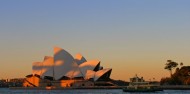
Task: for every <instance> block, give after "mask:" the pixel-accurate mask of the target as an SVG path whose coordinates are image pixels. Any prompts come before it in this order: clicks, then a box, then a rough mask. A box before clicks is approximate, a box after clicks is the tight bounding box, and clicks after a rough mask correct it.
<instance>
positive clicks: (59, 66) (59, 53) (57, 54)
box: [54, 47, 78, 80]
mask: <svg viewBox="0 0 190 94" xmlns="http://www.w3.org/2000/svg"><path fill="white" fill-rule="evenodd" d="M54 63H55V65H54V77H55V80H58V79H60V78H61V77H63V76H67V77H72V75H73V73H74V71H75V70H76V69H77V67H78V66H77V64H76V62H75V60H74V58H73V57H72V56H71V55H70V54H69V53H68V52H67V51H65V50H63V49H62V48H59V47H55V48H54Z"/></svg>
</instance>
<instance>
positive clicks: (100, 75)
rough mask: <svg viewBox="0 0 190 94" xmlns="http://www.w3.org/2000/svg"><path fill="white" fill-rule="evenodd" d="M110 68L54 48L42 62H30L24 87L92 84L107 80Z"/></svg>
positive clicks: (79, 55)
mask: <svg viewBox="0 0 190 94" xmlns="http://www.w3.org/2000/svg"><path fill="white" fill-rule="evenodd" d="M111 71H112V69H111V68H105V69H104V68H103V67H102V66H100V61H99V60H89V61H88V60H86V59H85V58H84V57H83V56H82V55H81V54H77V55H76V57H75V58H74V57H73V56H72V55H71V54H70V53H68V52H67V51H65V50H64V49H62V48H59V47H55V48H54V56H53V57H51V56H45V57H44V60H43V61H42V62H34V63H33V64H32V74H31V75H27V76H26V79H25V82H24V84H23V85H24V86H25V87H43V86H48V85H54V86H57V87H71V86H76V87H77V86H84V85H88V86H93V85H94V82H98V81H105V82H106V81H108V80H109V79H110V74H111Z"/></svg>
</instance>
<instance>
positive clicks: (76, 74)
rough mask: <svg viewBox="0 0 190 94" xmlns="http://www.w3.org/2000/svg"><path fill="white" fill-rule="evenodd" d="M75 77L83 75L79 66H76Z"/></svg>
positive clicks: (73, 76)
mask: <svg viewBox="0 0 190 94" xmlns="http://www.w3.org/2000/svg"><path fill="white" fill-rule="evenodd" d="M75 77H83V75H82V73H81V70H80V68H79V67H77V68H76V70H75V72H74V73H73V75H72V78H75Z"/></svg>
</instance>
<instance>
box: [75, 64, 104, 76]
mask: <svg viewBox="0 0 190 94" xmlns="http://www.w3.org/2000/svg"><path fill="white" fill-rule="evenodd" d="M99 63H100V61H99V60H91V61H87V62H84V63H82V64H80V65H79V68H80V70H81V72H82V75H83V77H84V78H85V75H86V72H87V70H94V69H95V67H96V66H97V65H98V64H99Z"/></svg>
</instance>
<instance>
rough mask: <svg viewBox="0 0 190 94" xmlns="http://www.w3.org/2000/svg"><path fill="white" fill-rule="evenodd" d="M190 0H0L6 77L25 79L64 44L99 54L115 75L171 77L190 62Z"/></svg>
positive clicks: (0, 49)
mask: <svg viewBox="0 0 190 94" xmlns="http://www.w3.org/2000/svg"><path fill="white" fill-rule="evenodd" d="M189 4H190V1H189V0H0V79H1V78H23V77H25V76H26V75H28V74H31V73H32V63H33V62H38V61H39V62H40V61H42V60H43V58H44V56H53V48H54V47H55V46H58V47H61V48H63V49H65V50H67V51H68V52H69V53H71V54H72V55H73V56H75V54H77V53H81V54H82V55H83V56H84V57H85V58H86V59H87V60H93V59H98V60H100V61H101V65H102V66H104V68H112V74H111V78H113V79H118V80H119V79H120V80H126V81H128V80H129V78H131V77H133V76H134V75H136V74H137V75H138V76H143V77H144V78H145V79H146V80H151V79H153V78H155V79H156V80H158V81H159V80H160V79H161V78H162V77H168V76H169V72H168V71H167V70H165V69H164V66H165V63H166V61H167V60H168V59H171V60H173V61H176V62H178V63H180V62H183V63H184V66H188V65H190V59H189V57H190V54H189V52H190V42H189V41H190V37H189V35H190V11H189V10H190V6H189Z"/></svg>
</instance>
